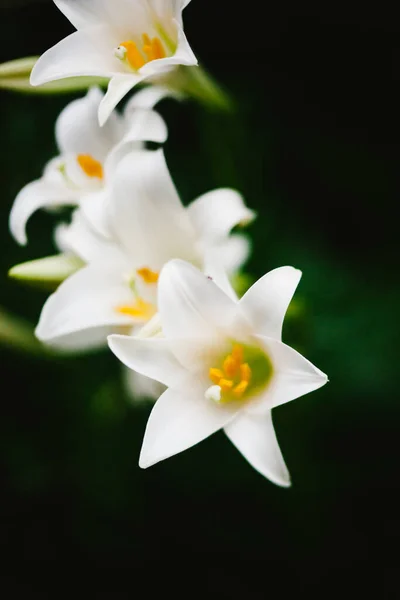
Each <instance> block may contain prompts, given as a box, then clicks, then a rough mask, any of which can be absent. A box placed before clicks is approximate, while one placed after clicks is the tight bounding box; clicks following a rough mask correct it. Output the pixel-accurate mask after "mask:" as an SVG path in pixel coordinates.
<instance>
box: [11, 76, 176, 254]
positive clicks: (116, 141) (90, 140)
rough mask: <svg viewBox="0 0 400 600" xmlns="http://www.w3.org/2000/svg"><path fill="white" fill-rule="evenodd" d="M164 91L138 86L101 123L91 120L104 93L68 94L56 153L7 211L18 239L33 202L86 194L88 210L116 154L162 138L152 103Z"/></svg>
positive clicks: (41, 204)
mask: <svg viewBox="0 0 400 600" xmlns="http://www.w3.org/2000/svg"><path fill="white" fill-rule="evenodd" d="M169 94H170V92H168V91H166V90H165V89H164V88H161V87H152V88H148V89H147V88H146V89H144V90H141V91H140V92H139V93H138V94H136V95H135V96H134V97H133V98H132V99H131V100H130V102H129V103H128V104H127V106H126V108H125V111H124V113H123V114H122V115H119V114H117V113H114V114H113V115H112V117H111V118H110V119H109V121H108V123H107V125H106V126H105V127H103V128H101V127H100V126H99V124H98V121H97V112H98V108H99V105H100V103H101V101H102V99H103V97H104V94H103V92H101V91H100V89H98V88H92V89H90V90H89V92H88V93H87V95H86V96H85V97H84V98H80V99H79V100H74V101H73V102H71V103H70V104H68V105H67V106H66V108H65V109H64V110H63V111H62V112H61V114H60V116H59V117H58V119H57V122H56V128H55V129H56V141H57V146H58V149H59V152H60V155H59V156H58V157H56V158H54V159H52V160H51V161H50V162H49V163H48V165H47V166H46V168H45V170H44V173H43V176H42V177H41V178H40V179H39V180H37V181H34V182H32V183H29V184H28V185H26V186H25V187H24V188H23V189H22V190H21V191H20V193H19V194H18V196H17V198H16V199H15V201H14V205H13V207H12V210H11V214H10V221H9V225H10V230H11V233H12V234H13V236H14V237H15V239H16V240H17V241H18V242H19V243H20V244H26V243H27V237H26V224H27V221H28V219H29V218H30V216H31V215H32V214H33V213H34V212H35V211H36V210H38V209H39V208H46V209H57V208H59V207H61V206H65V205H72V206H74V205H79V204H82V203H83V202H85V199H86V198H88V202H87V207H88V210H96V203H97V199H96V198H95V197H93V194H97V193H99V192H101V191H102V190H103V189H104V186H105V183H106V181H107V180H108V179H109V178H110V177H111V176H112V173H113V170H114V169H115V166H116V164H117V163H118V160H119V158H120V157H121V156H122V155H123V154H124V153H125V152H127V151H129V149H131V148H132V147H134V148H141V147H143V143H144V142H145V141H149V142H158V143H163V142H165V140H166V139H167V127H166V125H165V122H164V120H163V119H162V118H161V116H160V115H159V114H158V113H156V112H155V111H154V110H152V108H153V106H154V105H155V104H156V103H157V102H159V101H160V100H161V99H162V98H163V97H165V96H167V95H169Z"/></svg>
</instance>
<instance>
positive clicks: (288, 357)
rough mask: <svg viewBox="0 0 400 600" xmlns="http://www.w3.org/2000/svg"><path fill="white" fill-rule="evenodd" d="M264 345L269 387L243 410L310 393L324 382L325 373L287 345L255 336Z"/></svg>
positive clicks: (259, 408) (267, 406) (257, 410)
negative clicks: (267, 358) (270, 375)
mask: <svg viewBox="0 0 400 600" xmlns="http://www.w3.org/2000/svg"><path fill="white" fill-rule="evenodd" d="M256 337H257V338H258V340H259V341H260V342H261V344H262V345H263V346H264V348H265V351H266V353H267V354H268V356H269V358H270V360H271V362H272V365H273V374H272V378H271V381H270V383H269V385H268V388H267V390H266V392H265V393H264V394H262V395H261V396H260V397H259V398H258V399H255V400H254V401H253V402H251V403H249V404H248V405H247V406H246V412H249V413H250V414H259V413H263V412H266V411H267V410H270V409H272V408H275V407H276V406H279V405H281V404H285V403H286V402H290V401H291V400H295V399H296V398H299V397H300V396H304V395H305V394H309V393H310V392H313V391H314V390H317V389H318V388H320V387H322V386H323V385H325V383H327V381H328V377H327V376H326V375H325V373H323V372H322V371H320V370H319V369H318V368H317V367H315V366H314V365H313V364H312V363H311V362H310V361H309V360H307V359H306V358H304V356H302V355H301V354H299V353H298V352H296V350H294V349H293V348H291V347H290V346H287V345H286V344H284V343H283V342H280V341H278V340H276V339H272V338H267V337H264V336H261V335H257V336H256Z"/></svg>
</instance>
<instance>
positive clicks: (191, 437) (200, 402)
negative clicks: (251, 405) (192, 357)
mask: <svg viewBox="0 0 400 600" xmlns="http://www.w3.org/2000/svg"><path fill="white" fill-rule="evenodd" d="M235 414H236V412H234V411H233V410H232V408H229V407H228V405H225V406H221V405H217V404H214V403H213V402H212V401H207V400H206V399H205V397H204V386H203V385H202V384H201V383H200V382H199V381H197V380H196V379H193V378H189V379H187V380H186V381H185V382H183V383H182V387H180V389H178V390H176V389H173V388H169V389H168V390H167V391H166V392H164V393H163V394H162V396H160V398H159V399H158V400H157V402H156V404H155V406H154V408H153V410H152V411H151V414H150V417H149V420H148V422H147V427H146V433H145V435H144V440H143V445H142V450H141V453H140V458H139V466H140V467H141V468H142V469H146V468H147V467H150V466H151V465H154V464H155V463H157V462H159V461H160V460H165V459H166V458H169V457H170V456H173V455H174V454H178V453H179V452H182V451H183V450H186V449H187V448H190V447H191V446H194V445H195V444H198V443H199V442H201V441H202V440H204V439H205V438H207V437H208V436H210V435H211V434H213V433H214V432H216V431H218V430H219V429H221V428H222V427H224V426H225V425H227V423H228V422H229V421H230V420H231V419H233V418H234V416H235Z"/></svg>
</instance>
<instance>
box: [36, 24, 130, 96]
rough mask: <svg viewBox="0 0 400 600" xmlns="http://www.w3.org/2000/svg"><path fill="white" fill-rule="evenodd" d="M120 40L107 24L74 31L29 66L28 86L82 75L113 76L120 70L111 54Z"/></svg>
mask: <svg viewBox="0 0 400 600" xmlns="http://www.w3.org/2000/svg"><path fill="white" fill-rule="evenodd" d="M119 41H120V40H118V39H117V37H116V35H115V33H114V34H113V33H112V31H111V30H110V28H109V27H108V26H107V25H95V26H93V27H90V28H88V29H85V30H81V31H75V32H74V33H72V34H71V35H69V36H68V37H66V38H64V39H63V40H61V42H59V43H58V44H56V45H55V46H53V47H52V48H50V49H49V50H47V52H45V53H44V54H42V56H41V57H40V58H39V60H38V61H37V63H36V64H35V66H34V67H33V69H32V73H31V79H30V81H31V85H33V86H37V85H41V84H42V83H47V82H48V81H55V80H57V79H64V78H65V77H77V76H81V75H99V76H101V77H113V76H114V75H117V74H118V73H119V72H121V71H119V70H118V66H119V65H118V61H116V59H115V57H114V55H113V53H112V49H113V48H115V47H116V46H118V44H119Z"/></svg>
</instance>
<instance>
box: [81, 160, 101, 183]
mask: <svg viewBox="0 0 400 600" xmlns="http://www.w3.org/2000/svg"><path fill="white" fill-rule="evenodd" d="M77 161H78V164H79V166H80V167H81V169H82V171H84V172H85V173H86V175H87V176H88V177H98V178H99V179H103V177H104V172H103V165H102V164H101V162H99V161H98V160H96V159H95V158H93V156H91V155H90V154H78V156H77Z"/></svg>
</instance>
